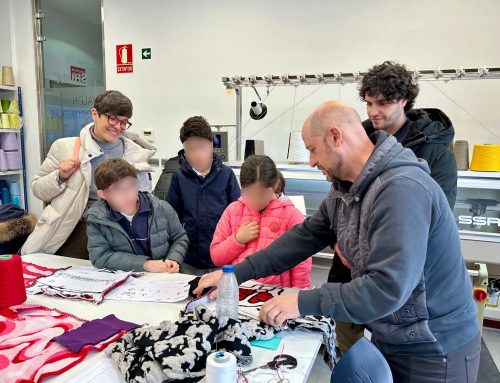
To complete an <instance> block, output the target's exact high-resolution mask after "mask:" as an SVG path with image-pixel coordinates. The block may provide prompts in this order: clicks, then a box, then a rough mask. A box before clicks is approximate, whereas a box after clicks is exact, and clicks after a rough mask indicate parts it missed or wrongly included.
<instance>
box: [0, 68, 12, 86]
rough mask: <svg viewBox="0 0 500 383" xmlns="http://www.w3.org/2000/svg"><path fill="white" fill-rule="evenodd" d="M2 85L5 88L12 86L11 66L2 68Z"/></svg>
mask: <svg viewBox="0 0 500 383" xmlns="http://www.w3.org/2000/svg"><path fill="white" fill-rule="evenodd" d="M2 84H3V85H6V86H14V85H15V82H14V71H13V70H12V67H11V66H3V67H2Z"/></svg>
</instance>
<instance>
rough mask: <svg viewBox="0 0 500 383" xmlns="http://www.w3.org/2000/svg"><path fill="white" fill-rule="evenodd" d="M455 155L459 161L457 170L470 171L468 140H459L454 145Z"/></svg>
mask: <svg viewBox="0 0 500 383" xmlns="http://www.w3.org/2000/svg"><path fill="white" fill-rule="evenodd" d="M453 154H455V159H456V160H457V170H468V169H469V142H468V141H466V140H457V141H455V144H454V145H453Z"/></svg>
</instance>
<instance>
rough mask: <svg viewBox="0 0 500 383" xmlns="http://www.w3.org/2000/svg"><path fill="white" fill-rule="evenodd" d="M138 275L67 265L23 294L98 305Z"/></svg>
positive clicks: (39, 280)
mask: <svg viewBox="0 0 500 383" xmlns="http://www.w3.org/2000/svg"><path fill="white" fill-rule="evenodd" d="M140 275H142V273H134V272H131V271H112V270H99V269H96V268H94V267H73V266H71V267H68V268H65V269H58V270H56V271H55V272H53V273H51V274H49V275H48V276H39V277H38V278H36V280H35V282H34V283H33V284H31V285H30V287H28V288H27V289H26V293H27V294H30V295H34V294H44V295H49V296H55V297H59V298H66V299H75V300H84V301H88V302H92V303H96V304H99V303H101V302H102V301H103V300H104V297H105V296H106V294H108V293H109V292H110V291H112V290H113V289H114V288H116V287H117V286H119V285H121V284H122V283H124V282H125V281H126V280H127V279H128V277H130V276H134V277H135V276H140Z"/></svg>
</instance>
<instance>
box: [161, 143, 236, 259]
mask: <svg viewBox="0 0 500 383" xmlns="http://www.w3.org/2000/svg"><path fill="white" fill-rule="evenodd" d="M179 157H180V159H179V163H180V165H181V167H180V169H178V170H177V171H176V172H175V173H174V176H173V177H172V183H171V184H170V187H169V189H168V194H167V197H166V200H167V202H168V203H169V204H170V205H172V207H173V208H174V209H175V211H176V212H177V214H178V215H179V219H180V221H181V223H182V224H183V226H184V229H185V230H186V232H187V234H188V237H189V247H188V251H187V253H186V257H185V258H184V262H185V263H187V264H189V265H191V266H193V267H196V268H198V269H209V268H216V266H215V265H214V264H213V262H212V259H211V257H210V243H211V242H212V237H213V235H214V232H215V227H216V226H217V223H218V222H219V219H220V217H221V215H222V213H223V212H224V210H225V209H226V207H227V206H228V205H229V204H230V203H231V202H234V201H236V200H237V199H238V198H239V197H240V186H239V184H238V180H237V179H236V176H235V175H234V173H233V171H232V170H231V168H229V167H228V166H226V165H224V164H223V163H222V159H221V157H220V156H219V155H217V154H215V153H214V159H213V162H212V169H211V170H210V173H208V175H207V176H206V177H205V178H203V177H200V176H198V174H196V172H195V171H194V170H193V168H192V167H191V166H190V165H189V163H188V162H187V160H186V157H185V156H184V151H183V150H181V151H180V152H179Z"/></svg>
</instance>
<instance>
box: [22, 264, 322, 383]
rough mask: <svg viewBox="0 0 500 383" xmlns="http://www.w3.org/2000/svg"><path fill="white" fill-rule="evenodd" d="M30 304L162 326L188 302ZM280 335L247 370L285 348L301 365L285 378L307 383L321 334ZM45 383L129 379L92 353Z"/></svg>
mask: <svg viewBox="0 0 500 383" xmlns="http://www.w3.org/2000/svg"><path fill="white" fill-rule="evenodd" d="M23 261H26V262H31V263H35V264H37V265H42V266H46V267H68V266H91V264H90V262H89V261H86V260H81V259H73V258H66V257H60V256H57V255H48V254H30V255H25V256H23ZM140 278H141V279H144V280H149V281H160V280H171V281H173V280H190V279H192V278H193V276H191V275H185V274H165V273H161V274H155V273H145V274H144V275H143V276H141V277H140ZM26 303H30V304H39V305H43V306H47V307H53V308H57V309H58V310H61V311H65V312H67V313H70V314H73V315H76V316H78V317H80V318H83V319H87V320H90V319H98V318H102V317H104V316H106V315H109V314H115V315H116V316H117V317H118V318H120V319H123V320H126V321H131V322H135V323H138V324H145V323H148V324H150V325H158V324H159V323H160V322H161V321H164V320H170V321H176V320H177V319H178V317H179V311H180V310H182V309H184V308H185V306H186V303H187V301H183V302H179V303H156V302H136V301H134V302H132V301H112V300H104V301H103V302H102V303H101V304H99V305H95V304H92V303H89V302H85V301H76V300H69V299H62V298H53V297H48V296H44V295H29V296H28V300H27V301H26ZM278 336H280V337H282V338H283V340H282V342H281V344H280V346H279V348H278V350H267V349H263V348H258V347H252V356H253V363H252V364H251V365H250V366H244V367H243V370H248V369H250V368H253V367H258V366H262V365H264V364H266V363H267V362H269V361H271V360H272V358H273V357H275V356H276V355H279V354H280V353H281V349H282V347H284V353H285V354H290V355H292V356H294V357H295V358H297V360H298V363H299V365H298V367H297V369H296V371H295V372H293V374H292V372H285V378H287V379H289V380H290V382H291V383H295V382H306V381H307V377H308V376H309V373H310V371H311V368H312V365H313V363H314V361H315V359H316V356H317V354H318V350H319V347H320V346H321V343H322V337H321V335H319V334H312V333H306V332H303V331H295V332H292V331H282V332H281V333H280V334H278ZM275 376H276V375H275V374H273V373H272V372H269V371H267V372H265V371H259V373H254V374H253V375H252V376H251V378H250V377H249V382H256V383H260V382H262V383H267V382H269V381H270V380H272V379H273V377H275ZM44 382H50V383H62V382H64V383H73V382H74V383H76V382H78V383H104V382H105V383H113V382H117V383H124V382H125V380H124V379H123V378H122V376H121V375H120V373H119V372H118V370H116V369H115V368H114V366H113V364H112V362H111V359H109V358H108V357H107V356H106V355H105V353H104V352H91V353H89V355H88V356H87V358H86V359H85V360H84V361H83V362H81V363H80V364H78V365H77V366H75V367H74V368H72V369H70V370H69V371H67V372H65V373H64V374H61V375H59V376H55V377H52V378H49V379H46V380H44Z"/></svg>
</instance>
